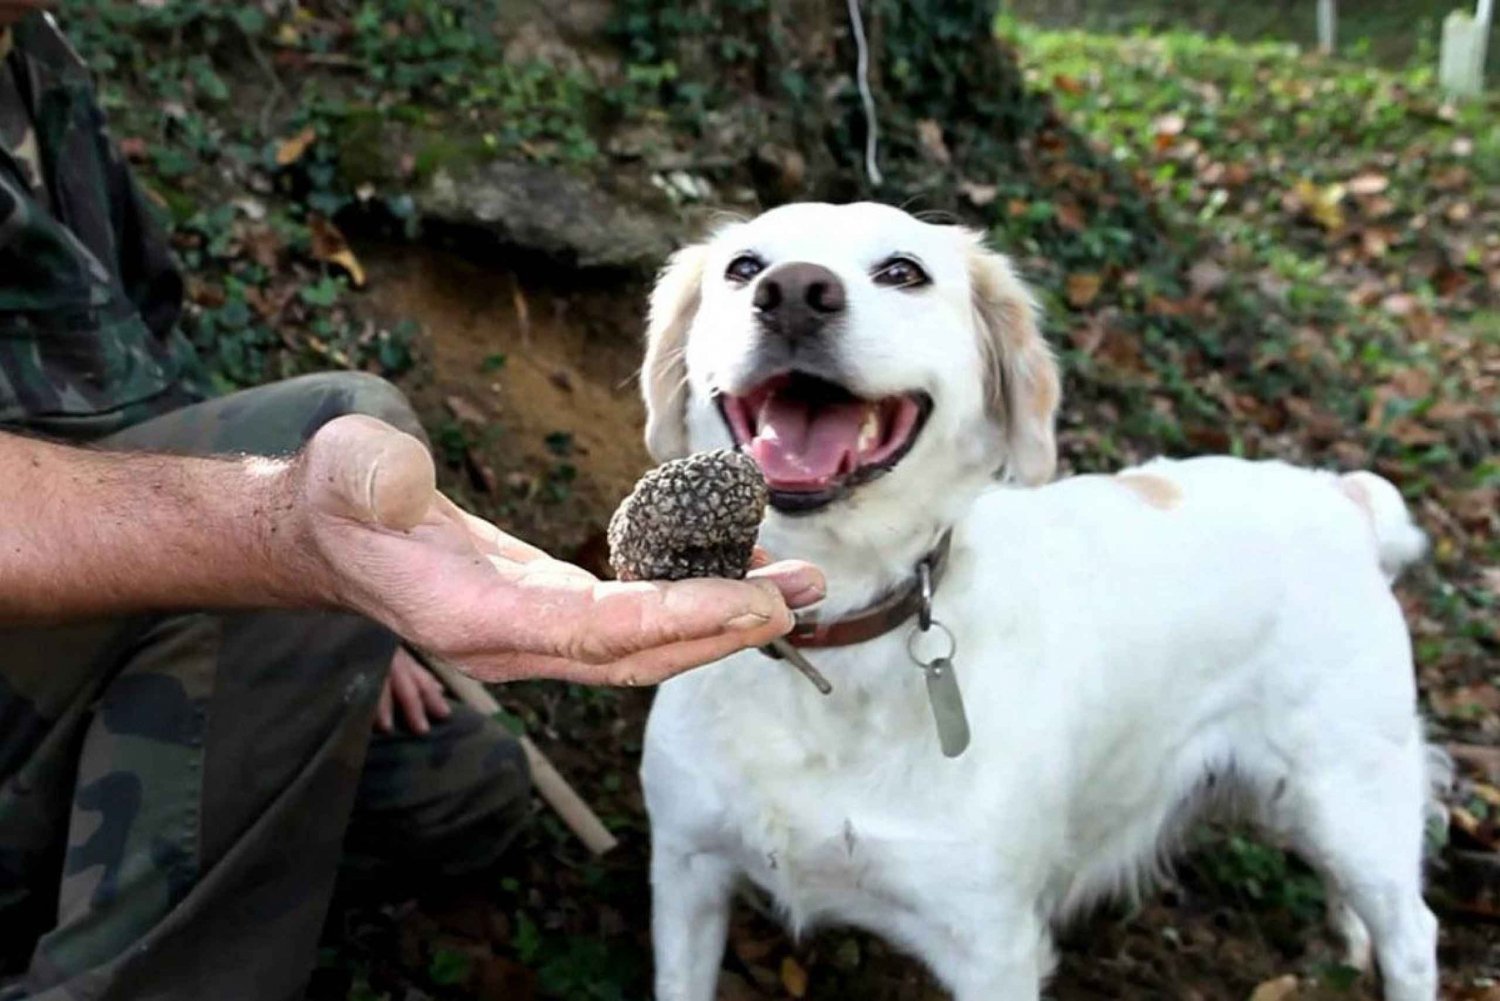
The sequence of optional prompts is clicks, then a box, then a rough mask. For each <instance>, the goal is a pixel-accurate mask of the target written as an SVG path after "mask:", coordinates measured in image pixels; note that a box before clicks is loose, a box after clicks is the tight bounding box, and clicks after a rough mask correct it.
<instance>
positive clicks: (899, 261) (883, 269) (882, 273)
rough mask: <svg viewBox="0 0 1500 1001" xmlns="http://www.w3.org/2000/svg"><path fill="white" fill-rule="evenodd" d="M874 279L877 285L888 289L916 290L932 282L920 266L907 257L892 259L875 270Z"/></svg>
mask: <svg viewBox="0 0 1500 1001" xmlns="http://www.w3.org/2000/svg"><path fill="white" fill-rule="evenodd" d="M874 278H875V284H876V285H884V286H886V287H887V288H916V287H917V286H919V285H926V284H928V283H929V282H931V281H932V279H931V278H928V277H927V272H925V271H923V270H922V266H921V265H920V264H918V263H917V262H916V261H913V260H911V259H910V258H907V257H892V258H891V259H890V260H888V261H886V262H885V263H884V264H882V265H880V267H878V268H876V269H875V275H874Z"/></svg>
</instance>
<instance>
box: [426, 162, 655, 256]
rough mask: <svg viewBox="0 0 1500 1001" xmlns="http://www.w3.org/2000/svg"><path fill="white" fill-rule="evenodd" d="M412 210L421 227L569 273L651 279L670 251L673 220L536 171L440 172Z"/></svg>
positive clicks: (497, 167)
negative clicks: (471, 238) (488, 241)
mask: <svg viewBox="0 0 1500 1001" xmlns="http://www.w3.org/2000/svg"><path fill="white" fill-rule="evenodd" d="M417 209H418V211H419V212H420V213H421V214H422V216H423V217H424V219H426V220H427V221H430V222H431V221H435V222H440V223H446V224H449V225H452V226H457V227H462V228H467V229H474V230H478V231H480V232H482V233H484V234H486V235H487V236H489V237H491V238H493V239H494V240H495V241H496V242H498V243H501V244H503V245H505V246H510V247H519V248H523V249H525V250H530V251H535V252H537V253H540V254H544V255H546V256H547V257H549V258H552V259H553V260H555V261H556V262H558V263H560V264H564V265H567V266H570V267H581V268H604V269H614V270H624V271H636V272H642V273H649V272H654V271H655V270H656V269H657V268H658V267H660V265H661V262H662V261H663V260H665V259H666V257H667V256H668V255H669V254H670V253H671V252H672V250H673V249H674V247H675V243H674V241H673V238H672V236H671V233H672V232H673V231H674V230H675V227H674V226H673V225H671V220H667V219H662V218H658V217H656V216H653V215H651V214H649V213H647V212H646V211H644V210H642V209H639V208H636V207H634V206H630V205H626V204H625V203H623V202H621V201H619V200H618V199H616V198H615V197H613V196H612V195H610V194H609V193H607V192H605V191H603V190H601V189H600V188H598V187H597V186H595V185H594V184H592V183H591V182H590V181H588V180H587V179H585V178H583V177H579V176H577V175H574V174H570V173H567V172H565V171H564V170H562V169H559V168H555V167H548V166H544V165H542V164H533V163H518V162H513V161H495V162H491V163H485V164H480V165H477V166H473V167H463V168H460V167H453V168H448V167H444V168H440V169H439V170H438V171H437V172H436V173H434V174H433V177H432V180H431V182H430V183H429V184H428V185H427V187H426V189H425V190H423V191H422V192H421V193H420V194H418V196H417Z"/></svg>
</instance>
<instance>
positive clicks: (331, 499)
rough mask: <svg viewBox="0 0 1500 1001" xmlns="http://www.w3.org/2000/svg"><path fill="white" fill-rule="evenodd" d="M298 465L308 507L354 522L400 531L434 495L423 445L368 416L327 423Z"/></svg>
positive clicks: (412, 523) (417, 519)
mask: <svg viewBox="0 0 1500 1001" xmlns="http://www.w3.org/2000/svg"><path fill="white" fill-rule="evenodd" d="M302 461H303V463H304V476H305V478H306V479H305V482H306V484H307V490H308V493H309V497H310V499H311V501H312V502H313V504H315V505H316V506H318V507H320V508H322V509H323V510H325V511H328V512H330V513H332V514H337V515H340V516H342V517H346V518H353V519H354V520H356V521H362V522H365V523H368V524H373V525H379V526H381V527H384V528H390V529H394V530H396V531H401V532H404V531H407V530H408V529H411V528H413V527H415V526H416V525H417V524H418V523H419V522H420V521H421V520H422V518H423V517H424V516H425V515H426V514H427V510H428V508H429V507H431V506H432V502H433V498H434V497H436V496H437V471H436V469H435V468H434V467H433V464H432V456H431V455H430V454H429V453H428V451H427V448H426V446H424V445H423V444H422V443H421V442H420V441H418V440H417V439H416V438H413V437H412V436H411V435H409V434H406V433H405V432H403V431H398V430H396V429H395V428H393V427H391V426H390V425H389V424H386V423H385V422H383V421H378V420H376V419H375V418H373V417H366V416H363V415H360V414H350V415H348V416H345V417H338V418H335V419H334V420H331V421H329V422H328V423H327V424H325V425H323V426H322V427H321V428H319V429H318V431H317V433H316V434H314V435H313V437H312V439H311V440H310V441H309V442H308V443H307V447H306V448H305V449H304V450H303V456H302Z"/></svg>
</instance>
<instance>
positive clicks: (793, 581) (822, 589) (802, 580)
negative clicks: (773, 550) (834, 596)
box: [749, 560, 828, 608]
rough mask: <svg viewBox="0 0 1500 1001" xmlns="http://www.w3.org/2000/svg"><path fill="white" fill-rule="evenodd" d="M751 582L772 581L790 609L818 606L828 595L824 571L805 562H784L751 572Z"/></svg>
mask: <svg viewBox="0 0 1500 1001" xmlns="http://www.w3.org/2000/svg"><path fill="white" fill-rule="evenodd" d="M749 579H750V580H764V581H770V582H771V583H772V584H774V585H775V586H776V589H777V590H778V591H780V592H781V596H782V598H784V599H785V600H786V603H787V607H789V608H806V607H807V606H809V605H816V604H817V603H818V602H820V601H822V600H823V598H824V596H825V595H827V594H828V582H827V580H825V579H824V577H823V571H821V570H819V569H818V568H817V567H815V566H813V565H812V564H811V563H807V562H805V561H803V560H782V561H781V562H780V563H770V564H765V565H762V566H761V567H759V568H758V569H754V570H751V571H750V574H749Z"/></svg>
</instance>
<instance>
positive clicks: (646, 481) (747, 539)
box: [609, 449, 768, 580]
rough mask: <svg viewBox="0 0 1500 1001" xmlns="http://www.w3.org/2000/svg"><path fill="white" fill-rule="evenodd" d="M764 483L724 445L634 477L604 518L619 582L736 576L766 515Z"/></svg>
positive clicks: (746, 563)
mask: <svg viewBox="0 0 1500 1001" xmlns="http://www.w3.org/2000/svg"><path fill="white" fill-rule="evenodd" d="M767 499H768V498H767V491H766V481H765V478H764V477H762V476H761V473H760V467H758V466H757V465H756V464H755V460H754V459H752V458H750V457H749V456H748V455H744V454H742V453H740V452H735V451H731V450H729V449H721V450H719V451H717V452H701V453H699V454H697V455H690V456H688V457H687V458H686V459H674V460H673V461H671V462H667V463H663V464H662V465H660V466H657V467H656V468H655V469H653V470H651V472H649V473H647V474H646V475H645V476H643V477H641V480H640V482H639V483H637V484H636V485H635V490H634V491H632V492H631V494H630V496H629V497H627V498H625V500H624V501H623V502H622V503H621V504H620V506H619V508H618V509H617V510H616V511H615V514H614V517H613V518H611V519H610V521H609V562H610V565H611V566H613V567H614V570H615V573H616V575H618V576H619V578H620V579H621V580H685V579H687V578H689V577H730V578H734V579H739V578H741V577H743V576H745V572H746V571H747V570H749V569H750V557H751V553H752V552H753V550H754V549H755V537H756V534H757V533H758V532H759V530H760V521H761V518H762V517H763V516H764V515H765V510H766V501H767Z"/></svg>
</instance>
